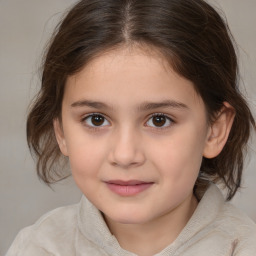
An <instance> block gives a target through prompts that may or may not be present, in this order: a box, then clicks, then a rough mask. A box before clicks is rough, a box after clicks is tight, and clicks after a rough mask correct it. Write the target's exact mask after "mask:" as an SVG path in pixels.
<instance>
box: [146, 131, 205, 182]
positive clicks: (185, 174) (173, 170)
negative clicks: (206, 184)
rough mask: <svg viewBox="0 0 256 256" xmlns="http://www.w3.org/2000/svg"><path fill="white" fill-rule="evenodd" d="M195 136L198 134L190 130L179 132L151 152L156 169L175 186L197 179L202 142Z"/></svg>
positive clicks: (201, 154) (199, 137)
mask: <svg viewBox="0 0 256 256" xmlns="http://www.w3.org/2000/svg"><path fill="white" fill-rule="evenodd" d="M196 134H200V133H198V132H196V131H193V130H191V129H190V130H189V131H187V130H185V129H184V131H181V130H179V132H177V133H175V134H173V136H170V138H169V139H168V140H163V141H161V142H160V143H159V144H158V146H156V147H154V150H152V151H151V155H152V157H153V159H154V163H155V165H157V169H159V170H160V171H162V172H163V175H165V176H168V178H169V180H172V181H173V182H174V183H176V184H178V183H179V182H180V183H183V184H184V185H185V184H187V183H191V181H193V182H194V181H195V180H196V178H197V175H198V172H199V169H200V166H201V162H202V156H203V140H202V136H198V135H196ZM193 182H192V183H193Z"/></svg>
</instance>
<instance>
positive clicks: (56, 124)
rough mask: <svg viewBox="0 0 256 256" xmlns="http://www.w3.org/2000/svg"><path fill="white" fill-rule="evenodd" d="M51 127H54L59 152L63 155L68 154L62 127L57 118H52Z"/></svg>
mask: <svg viewBox="0 0 256 256" xmlns="http://www.w3.org/2000/svg"><path fill="white" fill-rule="evenodd" d="M53 127H54V132H55V137H56V140H57V142H58V144H59V148H60V151H61V153H62V154H63V155H65V156H68V150H67V145H66V140H65V136H64V132H63V128H62V125H61V123H60V120H59V119H58V118H56V119H54V120H53Z"/></svg>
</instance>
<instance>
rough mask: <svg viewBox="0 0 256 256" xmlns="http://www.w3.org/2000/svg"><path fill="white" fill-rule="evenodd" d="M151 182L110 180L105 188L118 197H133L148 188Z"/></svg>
mask: <svg viewBox="0 0 256 256" xmlns="http://www.w3.org/2000/svg"><path fill="white" fill-rule="evenodd" d="M153 184H154V183H153V182H144V181H139V180H130V181H122V180H110V181H107V182H106V185H107V187H108V188H109V189H110V190H111V191H112V192H114V193H115V194H118V195H120V196H134V195H137V194H139V193H141V192H143V191H145V190H146V189H148V188H150V187H151V186H152V185H153Z"/></svg>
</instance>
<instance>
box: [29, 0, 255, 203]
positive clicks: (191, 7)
mask: <svg viewBox="0 0 256 256" xmlns="http://www.w3.org/2000/svg"><path fill="white" fill-rule="evenodd" d="M232 41H233V39H232V35H231V33H230V31H229V28H228V26H227V24H226V22H225V20H224V19H223V18H222V17H221V16H220V15H219V14H218V13H217V12H216V11H215V10H214V9H213V8H212V7H211V6H210V5H209V4H207V3H206V2H205V1H203V0H81V1H79V2H78V3H77V4H76V5H75V6H74V7H73V8H72V9H71V10H70V11H69V12H68V14H67V15H66V17H65V18H64V19H63V21H62V22H61V23H60V25H59V26H57V28H56V31H55V33H54V35H53V37H52V41H51V43H50V46H49V49H48V51H47V54H46V56H45V59H44V65H43V73H42V86H41V90H40V92H39V94H38V95H37V97H36V99H35V101H34V103H33V106H32V108H31V111H30V114H29V116H28V120H27V140H28V145H29V147H30V150H31V151H32V152H34V153H35V156H36V158H37V172H38V175H39V177H40V178H41V179H42V180H43V181H44V182H46V183H48V184H49V183H52V182H55V181H57V180H59V179H62V178H65V174H64V173H63V171H62V168H61V167H60V163H63V162H62V160H63V156H62V154H61V152H60V150H59V147H58V144H57V141H56V139H55V135H54V130H53V120H54V119H56V118H61V105H62V98H63V93H64V88H65V82H66V79H67V77H68V76H70V75H72V74H74V73H76V72H78V71H79V70H81V68H82V67H84V65H86V64H87V63H88V62H89V61H90V60H91V59H92V58H94V57H95V56H96V55H99V54H100V53H102V52H104V51H107V50H109V49H113V48H115V47H120V46H122V45H127V46H129V45H132V44H136V45H139V46H141V47H142V48H143V47H144V46H150V47H153V49H157V50H158V51H159V52H160V53H162V54H163V56H165V58H166V59H167V60H168V61H170V64H171V65H172V67H173V68H174V70H175V71H176V72H178V73H179V74H180V75H181V76H183V77H185V78H187V79H189V80H191V81H192V82H193V84H194V87H195V90H196V91H197V92H198V93H199V94H200V96H201V97H202V99H203V101H204V103H205V106H206V108H207V111H208V116H209V120H210V121H211V120H213V119H214V116H215V114H216V113H217V112H218V111H219V110H220V109H221V108H222V106H223V102H224V101H227V102H229V103H230V104H231V105H232V106H233V107H234V108H235V111H236V116H235V120H234V123H233V127H232V130H231V133H230V135H229V139H228V141H227V143H226V145H225V147H224V149H223V150H222V152H221V153H220V154H219V155H218V156H217V157H215V158H213V159H206V158H204V159H203V162H202V166H201V170H200V175H199V177H198V180H197V183H196V187H197V188H198V189H200V188H203V187H205V185H206V184H207V182H209V181H213V182H218V181H221V182H222V183H223V184H224V185H225V186H226V187H227V189H228V195H227V199H228V200H230V199H231V198H232V197H233V196H234V194H235V193H236V191H237V189H238V188H239V187H240V183H241V176H242V169H243V161H244V153H245V149H246V145H247V142H248V139H249V135H250V131H251V127H252V126H253V127H254V128H255V121H254V118H253V116H252V114H251V112H250V110H249V108H248V106H247V104H246V102H245V100H244V99H243V97H242V96H241V93H240V92H239V89H238V67H237V57H236V52H235V48H234V44H233V43H232Z"/></svg>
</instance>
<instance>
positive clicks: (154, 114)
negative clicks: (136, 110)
mask: <svg viewBox="0 0 256 256" xmlns="http://www.w3.org/2000/svg"><path fill="white" fill-rule="evenodd" d="M155 116H163V117H165V118H166V119H167V120H169V121H170V122H171V124H170V125H168V126H162V127H156V126H155V127H153V126H148V127H150V128H152V129H157V130H160V129H168V128H170V127H171V126H172V125H173V124H174V123H175V121H174V119H173V118H172V117H170V116H169V115H167V114H164V113H153V114H151V115H149V117H148V118H147V121H146V124H147V122H149V120H150V119H151V118H153V117H155ZM146 126H147V125H146Z"/></svg>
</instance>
